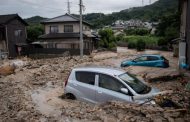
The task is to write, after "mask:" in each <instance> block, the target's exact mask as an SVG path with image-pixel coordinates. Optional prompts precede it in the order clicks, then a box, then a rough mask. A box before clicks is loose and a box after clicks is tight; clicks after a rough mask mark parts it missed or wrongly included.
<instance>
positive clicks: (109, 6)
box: [0, 0, 157, 18]
mask: <svg viewBox="0 0 190 122" xmlns="http://www.w3.org/2000/svg"><path fill="white" fill-rule="evenodd" d="M155 1H157V0H152V2H155ZM66 2H67V0H0V14H14V13H18V14H19V15H20V16H22V17H24V18H27V17H31V16H35V15H40V16H43V17H55V16H58V15H62V14H65V13H66V12H67V3H66ZM70 2H71V12H72V13H75V14H78V11H79V6H78V3H79V0H70ZM83 3H84V5H85V11H84V13H98V12H102V13H112V12H117V11H120V10H123V9H127V8H130V7H136V6H142V0H83ZM148 3H149V0H144V5H147V4H148Z"/></svg>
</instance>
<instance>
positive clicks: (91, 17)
mask: <svg viewBox="0 0 190 122" xmlns="http://www.w3.org/2000/svg"><path fill="white" fill-rule="evenodd" d="M177 10H178V0H158V1H157V2H155V3H153V4H151V5H147V6H144V7H134V8H130V9H126V10H122V11H120V12H114V13H112V14H103V13H90V14H86V15H84V16H83V17H84V20H86V21H88V22H89V23H91V24H92V25H93V27H94V28H100V27H103V26H105V25H110V24H112V23H113V22H115V21H116V20H118V19H121V20H129V19H141V20H144V21H158V20H159V19H160V18H161V17H163V16H165V15H170V14H171V13H174V12H176V11H177ZM75 16H78V15H75ZM44 19H46V18H43V17H40V16H35V17H31V18H28V19H25V20H26V21H27V22H28V23H40V21H41V20H44Z"/></svg>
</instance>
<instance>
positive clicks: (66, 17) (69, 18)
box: [41, 13, 90, 25]
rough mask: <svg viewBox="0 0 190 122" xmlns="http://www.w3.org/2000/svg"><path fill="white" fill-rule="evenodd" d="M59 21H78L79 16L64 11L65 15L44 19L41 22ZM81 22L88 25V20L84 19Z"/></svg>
mask: <svg viewBox="0 0 190 122" xmlns="http://www.w3.org/2000/svg"><path fill="white" fill-rule="evenodd" d="M60 22H79V18H77V17H75V16H73V15H70V14H67V13H66V14H65V15H61V16H58V17H54V18H51V19H46V20H44V21H42V22H41V23H60ZM83 23H85V24H87V25H90V24H89V23H88V22H85V21H83Z"/></svg>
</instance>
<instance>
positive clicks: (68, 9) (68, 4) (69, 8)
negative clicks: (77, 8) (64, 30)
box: [67, 0, 71, 14]
mask: <svg viewBox="0 0 190 122" xmlns="http://www.w3.org/2000/svg"><path fill="white" fill-rule="evenodd" d="M70 3H71V2H69V0H67V12H68V14H71V6H70Z"/></svg>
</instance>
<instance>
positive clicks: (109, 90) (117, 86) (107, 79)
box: [96, 74, 132, 103]
mask: <svg viewBox="0 0 190 122" xmlns="http://www.w3.org/2000/svg"><path fill="white" fill-rule="evenodd" d="M121 88H126V87H125V85H123V84H122V83H121V82H120V81H119V80H117V79H116V78H114V77H112V76H109V75H105V74H99V78H98V87H97V89H96V101H97V102H99V103H104V102H108V101H113V100H118V101H126V102H132V98H131V96H130V93H129V94H124V93H122V92H121Z"/></svg>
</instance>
